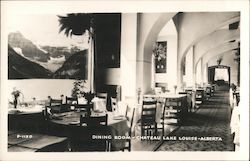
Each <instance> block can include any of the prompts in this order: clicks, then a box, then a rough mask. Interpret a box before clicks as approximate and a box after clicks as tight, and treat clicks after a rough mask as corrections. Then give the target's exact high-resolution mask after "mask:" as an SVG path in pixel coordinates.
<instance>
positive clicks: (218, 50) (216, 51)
mask: <svg viewBox="0 0 250 161" xmlns="http://www.w3.org/2000/svg"><path fill="white" fill-rule="evenodd" d="M237 48H238V42H233V43H226V44H223V45H219V46H218V47H215V48H213V49H211V50H209V51H208V52H206V53H205V54H204V55H203V57H202V60H203V64H205V63H207V62H208V61H209V60H210V59H211V58H213V57H214V56H217V55H221V54H225V53H229V52H230V51H233V50H234V49H237ZM199 60H201V59H199ZM199 60H198V61H197V62H196V63H195V69H196V67H197V64H198V62H199Z"/></svg>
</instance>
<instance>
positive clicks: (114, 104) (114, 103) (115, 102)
mask: <svg viewBox="0 0 250 161" xmlns="http://www.w3.org/2000/svg"><path fill="white" fill-rule="evenodd" d="M110 99H111V107H112V111H116V110H117V107H118V105H117V99H116V98H114V97H111V98H110Z"/></svg>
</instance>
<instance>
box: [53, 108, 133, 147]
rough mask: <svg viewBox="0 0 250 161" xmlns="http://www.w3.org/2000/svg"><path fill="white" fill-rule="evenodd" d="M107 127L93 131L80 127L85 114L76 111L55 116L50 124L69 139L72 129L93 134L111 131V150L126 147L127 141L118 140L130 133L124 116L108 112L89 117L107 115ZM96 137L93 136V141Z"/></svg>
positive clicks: (92, 113) (98, 112) (93, 113)
mask: <svg viewBox="0 0 250 161" xmlns="http://www.w3.org/2000/svg"><path fill="white" fill-rule="evenodd" d="M106 114H107V116H108V119H107V126H104V129H103V128H102V129H92V128H90V127H88V126H85V125H80V116H81V115H84V113H83V112H81V111H78V110H74V111H68V112H63V113H57V114H53V116H52V118H51V119H50V123H51V126H52V128H53V129H54V130H55V131H58V132H59V133H60V136H66V137H69V135H70V133H72V130H71V129H74V128H78V129H79V128H80V129H81V132H83V133H91V132H90V131H92V130H93V131H98V130H105V131H109V135H111V150H112V151H117V150H120V149H122V148H123V147H124V146H125V139H117V138H121V137H123V136H126V133H128V131H129V123H128V121H127V119H126V117H125V116H124V115H120V114H119V113H115V112H106V111H94V110H93V111H91V115H90V116H89V117H100V116H104V115H106ZM94 137H95V136H94V135H92V138H87V139H93V138H94Z"/></svg>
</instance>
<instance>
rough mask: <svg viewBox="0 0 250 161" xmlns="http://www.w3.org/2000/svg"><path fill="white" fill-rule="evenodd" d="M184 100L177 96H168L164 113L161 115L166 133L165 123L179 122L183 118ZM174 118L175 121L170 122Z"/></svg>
mask: <svg viewBox="0 0 250 161" xmlns="http://www.w3.org/2000/svg"><path fill="white" fill-rule="evenodd" d="M183 106H184V105H183V101H182V100H178V99H177V98H166V100H165V104H164V108H163V113H162V117H161V124H162V131H163V135H164V125H165V124H178V123H180V121H181V118H182V113H181V112H182V111H181V110H182V109H181V107H183ZM170 120H174V121H175V122H168V121H170Z"/></svg>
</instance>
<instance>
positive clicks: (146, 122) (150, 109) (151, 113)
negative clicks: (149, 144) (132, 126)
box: [141, 100, 157, 136]
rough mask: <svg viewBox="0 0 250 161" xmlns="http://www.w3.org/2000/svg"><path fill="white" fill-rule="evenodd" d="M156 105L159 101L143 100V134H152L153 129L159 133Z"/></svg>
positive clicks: (155, 132)
mask: <svg viewBox="0 0 250 161" xmlns="http://www.w3.org/2000/svg"><path fill="white" fill-rule="evenodd" d="M156 106H157V101H145V100H144V101H143V104H142V112H141V135H142V136H145V135H147V136H148V134H149V135H151V131H152V130H153V131H154V134H155V135H157V123H156V120H155V119H156Z"/></svg>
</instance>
